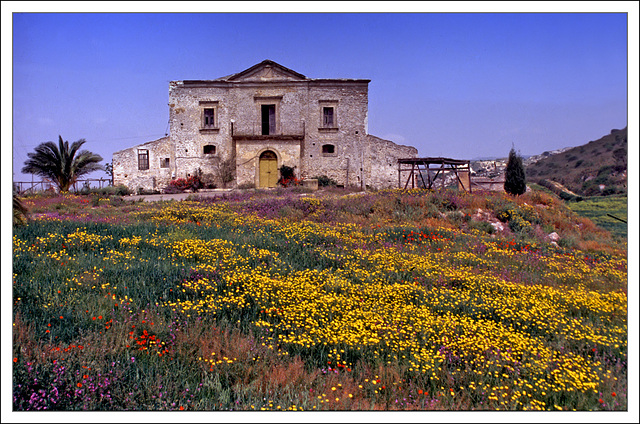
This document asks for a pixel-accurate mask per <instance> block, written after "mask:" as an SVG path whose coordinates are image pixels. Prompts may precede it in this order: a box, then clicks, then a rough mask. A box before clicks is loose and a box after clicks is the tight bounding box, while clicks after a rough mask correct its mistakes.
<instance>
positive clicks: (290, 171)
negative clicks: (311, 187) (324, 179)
mask: <svg viewBox="0 0 640 424" xmlns="http://www.w3.org/2000/svg"><path fill="white" fill-rule="evenodd" d="M278 184H280V185H281V186H282V187H291V186H299V185H301V184H302V182H301V181H300V180H299V179H297V178H296V176H295V174H294V168H292V167H290V166H287V165H282V166H281V167H280V179H279V180H278Z"/></svg>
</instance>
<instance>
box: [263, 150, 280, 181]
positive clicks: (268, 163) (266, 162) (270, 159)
mask: <svg viewBox="0 0 640 424" xmlns="http://www.w3.org/2000/svg"><path fill="white" fill-rule="evenodd" d="M259 163H260V164H259V171H260V174H259V179H260V181H259V183H258V186H259V187H260V188H266V187H275V186H276V183H277V182H278V157H277V156H276V154H275V153H274V152H272V151H271V150H265V151H264V152H262V154H261V155H260V162H259Z"/></svg>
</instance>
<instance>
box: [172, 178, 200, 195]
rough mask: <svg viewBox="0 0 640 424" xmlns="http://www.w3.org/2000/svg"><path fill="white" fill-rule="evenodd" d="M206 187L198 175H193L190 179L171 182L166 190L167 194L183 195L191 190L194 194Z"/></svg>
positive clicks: (178, 179) (177, 179)
mask: <svg viewBox="0 0 640 424" xmlns="http://www.w3.org/2000/svg"><path fill="white" fill-rule="evenodd" d="M202 187H204V184H202V180H200V177H198V176H197V175H192V176H191V177H189V178H186V179H185V178H176V179H175V180H171V181H169V185H168V186H167V187H166V188H165V190H164V192H165V193H182V192H184V191H186V190H191V191H193V192H194V193H195V192H196V191H198V190H200V189H201V188H202Z"/></svg>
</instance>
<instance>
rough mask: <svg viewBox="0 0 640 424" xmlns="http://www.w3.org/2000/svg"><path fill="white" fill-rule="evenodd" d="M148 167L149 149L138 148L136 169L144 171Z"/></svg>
mask: <svg viewBox="0 0 640 424" xmlns="http://www.w3.org/2000/svg"><path fill="white" fill-rule="evenodd" d="M146 169H149V151H148V150H142V149H140V150H138V170H140V171H144V170H146Z"/></svg>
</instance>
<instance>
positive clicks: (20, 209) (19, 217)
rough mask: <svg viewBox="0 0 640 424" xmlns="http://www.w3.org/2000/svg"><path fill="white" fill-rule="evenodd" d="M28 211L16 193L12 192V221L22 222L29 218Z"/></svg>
mask: <svg viewBox="0 0 640 424" xmlns="http://www.w3.org/2000/svg"><path fill="white" fill-rule="evenodd" d="M28 213H29V210H28V209H27V207H26V206H25V205H24V203H22V200H21V199H20V197H18V193H16V192H13V223H14V224H24V223H25V222H26V221H27V219H28V218H29V216H28Z"/></svg>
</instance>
